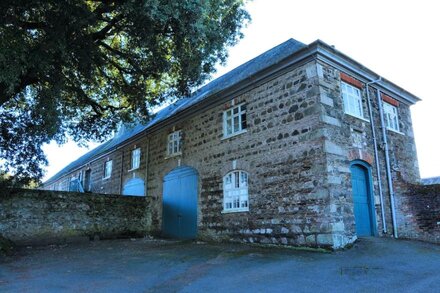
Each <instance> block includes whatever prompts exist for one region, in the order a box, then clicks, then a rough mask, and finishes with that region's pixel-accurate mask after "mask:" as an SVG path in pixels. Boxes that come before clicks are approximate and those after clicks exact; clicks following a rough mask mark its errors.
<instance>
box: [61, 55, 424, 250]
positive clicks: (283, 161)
mask: <svg viewBox="0 0 440 293" xmlns="http://www.w3.org/2000/svg"><path fill="white" fill-rule="evenodd" d="M340 75H341V72H340V71H339V70H337V69H336V68H334V67H332V66H330V65H328V64H325V63H322V62H320V61H319V62H318V61H316V60H311V61H309V62H307V63H305V64H299V65H295V67H291V68H290V69H289V70H287V69H286V70H284V71H283V73H282V74H281V73H280V74H278V75H276V76H272V77H270V78H267V79H266V80H265V81H259V83H258V84H254V85H252V86H250V87H249V88H246V89H241V90H240V93H239V94H237V95H234V96H230V97H220V96H219V97H218V99H217V100H216V99H215V98H214V97H213V98H212V104H211V106H210V108H208V109H205V110H203V111H199V112H198V113H194V114H192V116H189V117H188V118H186V119H185V120H183V119H181V120H177V119H176V120H175V121H174V123H173V124H168V125H167V126H166V127H163V128H161V129H158V130H156V131H154V132H152V133H144V134H142V135H141V136H139V137H138V138H137V139H136V140H133V141H131V142H129V143H128V144H126V145H124V146H120V147H119V148H118V149H116V150H114V151H113V152H111V153H109V154H107V155H106V156H104V157H101V158H99V159H97V160H95V161H93V162H90V163H89V164H87V165H86V166H83V167H82V169H81V170H78V171H84V170H86V169H87V168H91V170H92V191H93V192H100V193H121V190H122V187H123V186H124V185H125V183H126V182H127V181H128V180H130V179H132V178H140V179H142V180H144V182H145V186H146V189H145V190H146V192H145V195H146V196H147V197H151V198H153V199H156V200H154V201H152V204H151V213H152V227H153V229H157V230H156V232H159V230H160V227H161V221H162V204H161V203H162V191H163V178H164V176H165V175H166V174H168V173H169V172H170V171H171V170H173V169H174V168H176V167H178V166H181V165H186V166H189V167H192V168H194V169H196V170H197V171H198V174H199V193H198V194H199V198H198V236H199V237H200V238H203V239H214V240H222V239H231V240H235V241H244V242H260V243H272V244H289V245H307V246H326V247H333V248H339V247H344V246H345V245H347V244H349V243H352V242H353V241H355V239H356V233H355V220H354V213H353V201H352V188H351V173H350V161H352V160H355V159H361V160H363V161H366V162H368V163H369V164H370V165H371V171H372V172H371V173H372V175H373V188H374V195H375V197H374V204H375V210H376V222H377V223H376V224H377V225H376V226H377V230H378V233H379V234H380V235H381V234H383V230H384V229H383V228H384V223H382V220H381V215H380V202H379V192H378V180H377V179H378V178H377V175H376V174H377V172H376V166H375V164H374V151H373V140H372V132H371V124H370V122H369V114H368V108H367V100H366V90H365V84H363V86H362V85H361V87H363V88H362V95H363V107H364V111H363V112H364V113H365V115H364V116H365V117H364V119H359V118H356V117H353V116H350V115H347V114H346V113H345V112H344V107H343V100H342V96H341V78H340ZM360 83H361V82H360ZM361 84H362V83H361ZM370 93H371V101H372V107H373V122H374V125H375V127H376V133H377V139H378V142H379V143H378V146H379V153H378V158H379V162H380V174H381V178H382V187H383V194H384V205H385V214H386V224H387V227H388V231H389V233H390V234H391V232H392V224H391V213H390V204H389V197H388V189H387V186H386V172H385V159H384V150H383V148H382V145H383V144H382V143H381V141H382V135H381V129H380V119H379V114H378V113H379V112H378V111H379V109H378V103H377V99H376V96H375V91H374V90H373V89H372V88H370ZM232 99H236V100H237V101H240V102H243V103H246V106H247V110H246V111H247V112H246V116H247V129H246V131H245V132H242V133H240V134H239V135H236V136H232V137H228V138H225V137H224V136H223V128H222V123H223V120H222V119H223V118H222V116H223V111H224V110H225V106H226V105H227V104H228V103H229V102H230V101H231V100H232ZM398 111H399V122H400V130H401V131H400V132H399V133H397V132H393V131H389V130H387V135H388V141H389V145H390V158H391V164H392V169H393V170H392V171H393V180H394V177H395V173H396V172H401V173H402V176H403V177H404V178H405V179H406V180H408V181H410V182H416V181H417V180H418V179H419V175H418V165H417V158H416V153H415V145H414V138H413V131H412V122H411V116H410V111H409V105H407V104H404V103H400V105H399V108H398ZM175 130H182V134H183V146H182V154H180V155H177V156H170V157H168V156H167V153H166V149H167V136H168V134H169V133H171V132H173V131H175ZM138 147H140V148H141V152H142V155H141V163H140V167H139V168H138V169H136V170H130V160H131V151H132V150H133V149H135V148H138ZM108 159H112V160H113V172H112V176H111V178H110V179H103V171H104V162H105V161H106V160H108ZM234 169H235V170H243V171H246V172H247V173H248V174H249V211H248V212H234V213H225V212H224V211H223V186H222V182H223V177H224V176H225V175H226V174H227V173H228V172H230V171H232V170H234ZM72 175H74V176H77V172H76V173H75V174H73V173H72V174H68V175H66V176H65V177H64V178H62V179H60V180H59V182H64V181H66V180H67V181H68V180H69V178H70V177H71V176H72ZM57 184H59V183H57ZM64 186H66V185H65V184H64Z"/></svg>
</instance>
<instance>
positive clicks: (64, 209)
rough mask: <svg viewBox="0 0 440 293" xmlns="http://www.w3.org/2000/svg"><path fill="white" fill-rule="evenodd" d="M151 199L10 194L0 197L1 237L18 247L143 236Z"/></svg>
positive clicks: (34, 192) (41, 192) (148, 223)
mask: <svg viewBox="0 0 440 293" xmlns="http://www.w3.org/2000/svg"><path fill="white" fill-rule="evenodd" d="M151 202H152V199H150V198H144V197H122V196H119V195H102V194H84V193H72V192H60V191H44V190H26V189H8V190H2V191H1V194H0V235H2V236H3V237H5V238H7V239H9V240H12V241H13V242H15V243H17V244H26V243H54V242H56V243H59V242H64V241H73V240H76V239H79V240H80V239H88V238H94V237H99V238H115V237H130V236H144V235H146V234H147V233H149V231H150V230H151V223H152V220H151V210H150V205H151Z"/></svg>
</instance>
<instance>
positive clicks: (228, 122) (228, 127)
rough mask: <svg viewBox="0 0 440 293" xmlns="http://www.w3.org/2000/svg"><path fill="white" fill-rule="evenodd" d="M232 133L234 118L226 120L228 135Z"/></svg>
mask: <svg viewBox="0 0 440 293" xmlns="http://www.w3.org/2000/svg"><path fill="white" fill-rule="evenodd" d="M230 134H232V119H228V120H227V121H226V135H230Z"/></svg>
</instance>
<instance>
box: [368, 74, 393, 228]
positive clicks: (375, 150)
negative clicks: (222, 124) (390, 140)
mask: <svg viewBox="0 0 440 293" xmlns="http://www.w3.org/2000/svg"><path fill="white" fill-rule="evenodd" d="M381 80H382V78H381V77H379V79H377V80H374V81H370V82H367V83H366V86H365V87H366V90H367V101H368V113H369V114H370V126H371V133H372V135H373V146H374V159H375V163H376V172H377V183H378V186H379V200H380V212H381V216H382V227H383V233H385V234H386V233H387V232H388V231H387V222H386V220H385V209H384V200H383V192H382V176H381V175H380V165H379V156H378V150H377V137H376V129H375V127H374V120H373V107H372V106H371V98H370V91H369V90H368V86H369V85H370V84H373V83H377V82H379V81H381Z"/></svg>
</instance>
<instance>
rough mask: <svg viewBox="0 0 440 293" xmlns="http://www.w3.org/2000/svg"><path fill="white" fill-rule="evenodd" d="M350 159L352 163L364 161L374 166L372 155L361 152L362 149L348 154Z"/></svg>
mask: <svg viewBox="0 0 440 293" xmlns="http://www.w3.org/2000/svg"><path fill="white" fill-rule="evenodd" d="M348 159H349V160H350V161H354V160H362V161H365V162H367V163H368V164H370V165H373V156H372V155H371V154H370V153H368V152H366V151H363V150H360V149H355V150H351V151H350V152H349V153H348Z"/></svg>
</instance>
